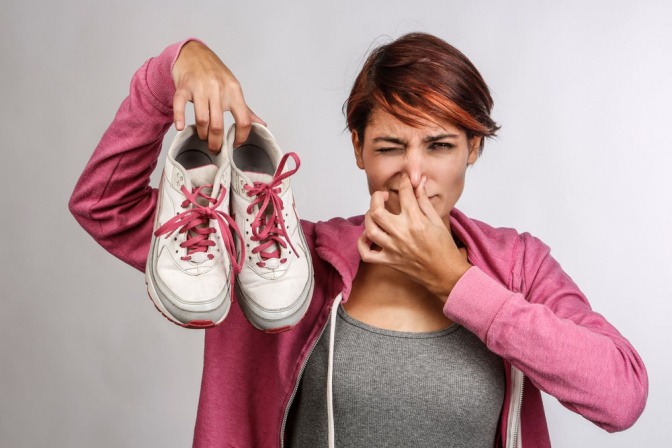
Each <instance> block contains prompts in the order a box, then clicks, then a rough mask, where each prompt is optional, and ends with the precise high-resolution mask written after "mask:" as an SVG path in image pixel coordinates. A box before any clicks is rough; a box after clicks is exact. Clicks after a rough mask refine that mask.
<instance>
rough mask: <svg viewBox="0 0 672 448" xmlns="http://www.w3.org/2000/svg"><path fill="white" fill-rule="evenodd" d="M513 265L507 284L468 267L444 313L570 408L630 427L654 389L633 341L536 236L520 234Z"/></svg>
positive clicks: (610, 427) (612, 427)
mask: <svg viewBox="0 0 672 448" xmlns="http://www.w3.org/2000/svg"><path fill="white" fill-rule="evenodd" d="M510 272H511V285H509V286H510V287H509V288H506V287H505V286H503V285H502V284H501V283H500V282H498V281H497V280H495V279H493V278H491V277H490V276H488V275H487V274H486V273H485V272H484V271H482V270H481V269H479V268H478V267H475V266H474V267H472V268H470V269H469V270H468V271H467V273H466V274H465V275H464V276H463V277H462V279H460V281H459V282H458V283H457V285H456V287H455V288H454V289H453V291H452V292H451V294H450V296H449V297H448V301H447V302H446V305H445V307H444V312H445V314H446V315H447V316H448V317H449V318H451V319H452V320H454V321H455V322H458V323H460V324H461V325H463V326H465V327H466V328H467V329H469V330H470V331H472V332H473V333H474V334H476V335H477V336H478V337H479V338H480V339H481V340H482V341H483V342H484V343H485V344H487V346H488V348H489V349H490V350H492V351H493V352H494V353H497V354H498V355H500V356H501V357H502V358H504V359H506V360H508V361H509V362H511V363H512V364H513V365H514V366H516V367H517V368H518V369H520V370H521V371H522V372H523V373H524V374H525V375H526V376H527V377H528V378H529V379H530V380H531V381H532V382H533V384H534V385H535V386H536V387H538V388H539V389H541V390H543V391H544V392H546V393H548V394H550V395H552V396H554V397H556V398H557V399H558V400H559V401H560V402H561V403H562V404H563V405H564V406H566V407H567V408H569V409H570V410H572V411H574V412H577V413H579V414H581V415H583V416H584V417H586V418H587V419H589V420H591V421H592V422H594V423H595V424H597V425H598V426H600V427H602V428H604V429H606V430H607V431H610V432H613V431H619V430H623V429H626V428H628V427H630V426H632V425H633V424H634V422H635V421H636V420H637V418H638V417H639V416H640V414H641V413H642V411H643V410H644V406H645V403H646V398H647V394H648V377H647V373H646V369H645V367H644V364H643V362H642V360H641V358H640V357H639V355H638V354H637V352H636V351H635V349H634V348H633V347H632V345H631V344H630V343H629V342H628V341H627V340H626V339H625V338H624V337H623V336H622V335H621V334H620V333H619V332H618V331H617V330H616V328H614V327H613V326H612V325H611V324H609V322H607V320H606V319H605V318H604V317H602V316H601V315H600V314H598V313H596V312H594V311H593V310H592V309H591V307H590V305H589V303H588V301H587V300H586V298H585V296H584V295H583V294H582V293H581V291H580V290H579V288H578V287H577V286H576V285H575V284H574V282H573V281H572V279H571V278H570V277H569V276H568V275H567V274H566V273H565V272H564V271H563V270H562V268H561V267H560V265H559V264H558V262H557V261H556V260H555V259H553V257H551V255H550V250H549V249H548V247H547V246H546V245H545V244H543V243H542V242H541V241H539V240H538V239H536V238H534V237H532V236H530V235H529V234H522V235H520V236H519V237H518V240H517V242H516V244H515V245H514V249H513V256H512V264H511V271H510ZM511 290H513V291H521V292H519V293H518V292H512V291H511Z"/></svg>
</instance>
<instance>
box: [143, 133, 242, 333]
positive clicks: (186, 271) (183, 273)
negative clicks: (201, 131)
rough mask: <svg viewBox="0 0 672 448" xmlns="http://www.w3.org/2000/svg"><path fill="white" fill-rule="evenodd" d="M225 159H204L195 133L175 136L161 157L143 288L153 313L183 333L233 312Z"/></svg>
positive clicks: (203, 145)
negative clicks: (160, 172) (166, 154)
mask: <svg viewBox="0 0 672 448" xmlns="http://www.w3.org/2000/svg"><path fill="white" fill-rule="evenodd" d="M228 157H229V155H228V153H227V151H221V152H220V153H219V154H213V153H212V152H210V150H209V149H208V144H207V142H206V141H204V140H201V139H200V138H199V137H198V134H197V133H196V128H195V127H194V126H190V127H187V128H185V129H184V130H183V131H181V132H179V133H178V134H177V136H176V137H175V139H174V140H173V143H172V145H171V146H170V149H169V150H168V156H167V157H166V165H165V167H164V169H163V176H162V177H161V185H160V187H159V198H158V203H157V207H156V217H155V219H154V235H153V236H152V244H151V247H150V250H149V256H148V257H147V269H146V271H145V281H146V283H147V291H148V292H149V296H150V297H151V299H152V301H153V302H154V304H155V305H156V307H157V308H158V309H159V311H161V313H162V314H163V315H164V316H166V317H167V318H168V319H170V320H171V321H173V322H174V323H176V324H178V325H181V326H183V327H191V328H207V327H211V326H214V325H217V324H219V323H220V322H222V321H223V320H224V318H225V317H226V315H227V313H228V312H229V308H230V306H231V285H232V281H231V275H232V270H238V271H239V270H240V263H239V261H238V260H236V250H235V243H234V241H233V236H232V234H231V230H230V228H229V226H231V227H232V228H233V229H234V230H235V231H236V232H238V228H237V226H236V224H235V222H233V220H232V219H231V217H230V216H229V215H228V212H229V191H228V188H229V185H230V183H231V167H230V165H229V159H228ZM238 233H239V232H238ZM243 256H244V254H243Z"/></svg>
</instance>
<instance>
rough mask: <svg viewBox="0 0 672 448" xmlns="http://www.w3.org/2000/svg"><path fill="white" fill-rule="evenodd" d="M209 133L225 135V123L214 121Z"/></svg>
mask: <svg viewBox="0 0 672 448" xmlns="http://www.w3.org/2000/svg"><path fill="white" fill-rule="evenodd" d="M209 131H210V133H211V134H215V135H221V134H223V133H224V123H222V122H221V121H213V122H212V123H210V127H209Z"/></svg>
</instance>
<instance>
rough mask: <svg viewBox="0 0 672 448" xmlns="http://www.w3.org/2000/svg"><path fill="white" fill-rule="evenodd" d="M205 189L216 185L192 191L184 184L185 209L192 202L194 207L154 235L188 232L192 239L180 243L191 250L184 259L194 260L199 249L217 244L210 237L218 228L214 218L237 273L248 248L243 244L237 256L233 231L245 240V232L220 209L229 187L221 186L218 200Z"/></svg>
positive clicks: (166, 224)
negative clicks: (193, 256)
mask: <svg viewBox="0 0 672 448" xmlns="http://www.w3.org/2000/svg"><path fill="white" fill-rule="evenodd" d="M204 188H212V185H203V186H200V187H197V188H194V190H193V191H192V192H191V193H190V192H189V190H187V188H186V187H185V186H184V185H183V186H182V188H181V191H182V193H183V194H184V196H185V197H186V198H187V199H185V200H184V201H183V202H182V204H181V205H182V208H187V207H189V205H192V208H190V209H189V210H186V211H184V212H182V213H179V214H177V215H176V216H173V217H172V218H171V219H169V220H168V221H166V222H165V223H164V224H163V225H162V226H161V227H159V228H158V229H156V231H155V232H154V234H155V235H156V236H157V237H158V236H161V235H164V234H165V235H166V238H168V237H170V235H171V234H172V233H173V232H174V231H175V230H178V229H179V233H187V234H188V236H189V237H188V238H187V240H186V241H184V242H182V243H180V247H182V248H186V249H187V255H186V256H184V257H181V259H182V260H184V261H189V260H191V256H192V255H193V254H195V253H198V252H207V250H208V248H209V247H210V246H214V245H215V244H216V243H215V242H214V241H213V240H211V239H210V234H212V233H216V232H217V229H215V228H213V227H209V226H207V224H208V223H209V221H210V220H211V219H214V220H216V221H217V224H218V225H219V230H220V234H221V235H222V239H223V240H224V246H225V247H226V251H227V253H228V254H229V258H230V259H231V264H232V266H233V269H234V271H235V272H236V273H239V272H240V270H241V268H242V260H244V259H245V248H244V247H241V248H240V251H241V254H240V259H237V257H236V245H235V243H234V240H233V234H232V233H231V229H233V230H234V231H235V232H236V235H238V238H240V239H241V240H242V234H241V233H240V230H239V229H238V226H237V225H236V222H235V221H234V220H233V219H231V217H230V216H229V215H228V214H226V213H225V212H223V211H221V210H217V207H219V205H220V204H221V203H222V201H223V200H224V197H225V196H226V189H225V188H224V186H222V187H221V190H220V193H219V197H218V198H217V199H215V198H213V197H210V196H208V195H207V194H205V193H204V192H203V189H204ZM199 197H201V198H203V199H205V200H206V201H207V202H208V203H209V204H212V205H210V206H203V205H201V204H199V203H198V202H197V199H198V198H199ZM214 257H215V256H214V255H213V254H208V259H209V260H212V259H213V258H214Z"/></svg>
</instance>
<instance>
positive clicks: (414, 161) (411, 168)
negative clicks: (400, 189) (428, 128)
mask: <svg viewBox="0 0 672 448" xmlns="http://www.w3.org/2000/svg"><path fill="white" fill-rule="evenodd" d="M404 171H405V172H406V174H407V175H408V177H409V178H410V179H411V185H413V188H414V189H415V188H417V187H418V185H420V179H422V176H423V174H425V172H424V161H423V158H422V155H420V154H413V153H411V154H408V156H407V158H406V166H405V168H404Z"/></svg>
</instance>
